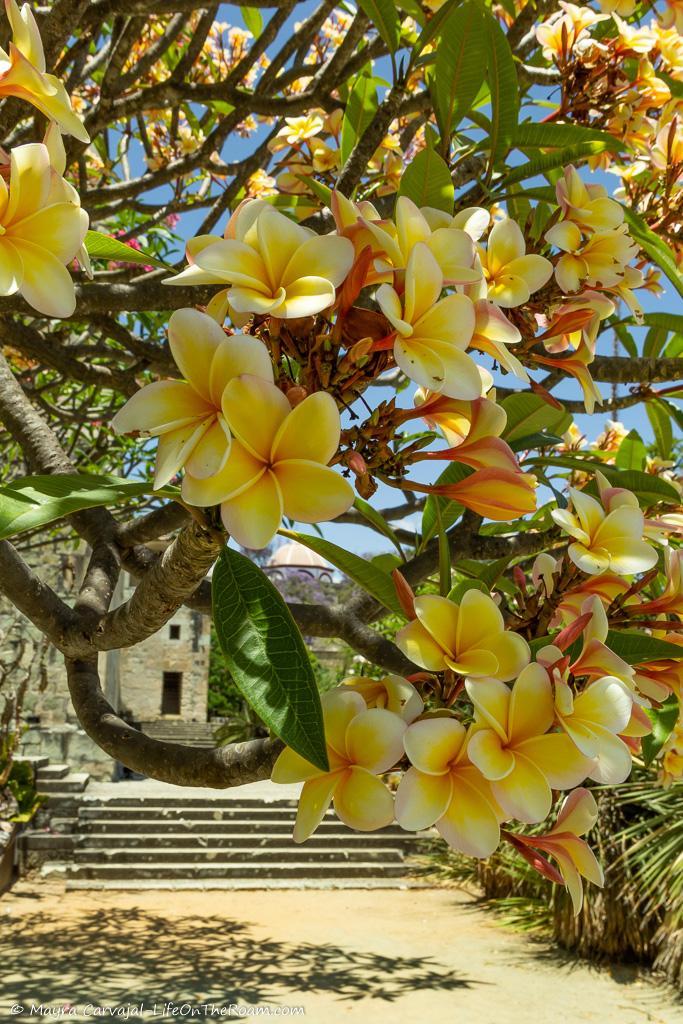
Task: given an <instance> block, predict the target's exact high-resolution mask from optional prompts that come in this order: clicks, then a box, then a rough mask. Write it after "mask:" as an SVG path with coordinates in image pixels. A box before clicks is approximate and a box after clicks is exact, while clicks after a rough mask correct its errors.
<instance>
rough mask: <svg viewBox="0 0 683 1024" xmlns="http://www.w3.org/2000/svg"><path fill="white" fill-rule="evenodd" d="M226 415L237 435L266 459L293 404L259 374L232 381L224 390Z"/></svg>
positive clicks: (249, 447)
mask: <svg viewBox="0 0 683 1024" xmlns="http://www.w3.org/2000/svg"><path fill="white" fill-rule="evenodd" d="M222 404H223V415H224V416H225V418H226V420H227V421H228V426H229V427H230V430H231V432H232V434H233V436H234V437H237V438H239V440H240V441H241V442H242V444H243V445H244V447H245V448H247V449H248V451H250V452H251V453H252V454H253V455H255V456H257V457H258V458H260V459H262V460H263V461H264V462H268V461H269V460H270V452H271V448H272V446H273V440H274V438H275V436H276V434H277V432H278V430H279V428H280V426H281V425H282V423H284V421H285V420H286V418H287V416H288V415H289V414H290V412H291V407H290V404H289V402H288V401H287V399H286V398H285V396H284V395H283V394H282V392H281V391H280V389H279V388H276V387H275V385H274V384H271V383H270V382H269V381H266V380H262V379H261V378H260V377H254V376H251V375H246V374H245V375H244V376H243V377H236V378H234V379H233V380H231V381H230V382H229V383H228V385H227V386H226V388H225V391H224V392H223V403H222Z"/></svg>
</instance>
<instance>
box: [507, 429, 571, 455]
mask: <svg viewBox="0 0 683 1024" xmlns="http://www.w3.org/2000/svg"><path fill="white" fill-rule="evenodd" d="M561 443H562V438H561V437H559V436H558V435H557V434H549V433H548V432H547V431H545V430H537V431H536V432H535V433H534V434H525V435H524V437H516V438H515V440H514V441H512V442H510V441H508V444H509V445H510V447H511V448H512V450H513V452H522V451H528V450H530V449H532V448H547V447H548V446H549V445H555V444H561Z"/></svg>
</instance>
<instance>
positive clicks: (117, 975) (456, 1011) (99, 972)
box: [0, 881, 683, 1024]
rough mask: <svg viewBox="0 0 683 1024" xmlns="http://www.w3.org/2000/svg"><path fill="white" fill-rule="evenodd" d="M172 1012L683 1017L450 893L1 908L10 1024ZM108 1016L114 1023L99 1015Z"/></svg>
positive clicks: (526, 1019) (631, 1020) (33, 898)
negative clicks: (112, 1009) (48, 1010)
mask: <svg viewBox="0 0 683 1024" xmlns="http://www.w3.org/2000/svg"><path fill="white" fill-rule="evenodd" d="M169 1002H173V1003H174V1004H175V1006H176V1007H179V1009H177V1012H176V1013H170V1012H168V1011H167V1016H166V1019H168V1020H171V1019H173V1017H175V1018H176V1019H179V1020H182V1019H191V1018H194V1019H197V1018H200V1019H203V1018H208V1019H216V1020H218V1019H221V1015H220V1008H221V1007H224V1008H227V1007H229V1006H230V1005H231V1004H233V1005H235V1006H236V1007H238V1009H234V1010H233V1011H230V1012H229V1011H228V1010H227V1009H224V1012H223V1015H222V1016H223V1019H225V1018H226V1017H229V1016H230V1015H232V1016H233V1018H239V1017H242V1018H244V1017H245V1016H247V1014H249V1017H250V1016H251V1015H252V1014H254V1015H255V1010H256V1008H263V1009H260V1013H259V1016H261V1019H264V1018H266V1019H268V1018H270V1019H272V1018H273V1017H275V1016H277V1017H278V1018H283V1017H284V1018H285V1019H287V1018H288V1017H292V1016H295V1019H299V1020H306V1021H307V1022H309V1024H337V1022H347V1021H348V1022H349V1024H356V1022H358V1024H360V1022H363V1024H390V1022H391V1024H397V1022H403V1021H411V1022H412V1021H415V1022H423V1021H425V1022H429V1024H431V1022H438V1024H441V1022H446V1024H450V1022H453V1024H456V1022H457V1024H513V1022H514V1024H559V1022H563V1024H564V1022H571V1024H575V1022H577V1024H578V1022H583V1021H594V1022H596V1024H597V1022H600V1024H643V1022H656V1024H678V1022H683V1010H682V1009H681V1007H680V1006H677V1005H676V1004H675V1002H674V1001H673V999H672V998H671V997H670V995H669V994H667V993H666V991H665V990H663V989H660V988H658V987H656V986H655V985H653V984H652V983H651V982H650V981H648V980H647V978H646V977H645V976H639V975H638V973H637V972H636V971H635V970H632V969H628V968H613V969H611V970H609V969H607V970H598V969H595V968H592V967H589V966H587V965H585V964H582V963H577V962H574V961H572V960H567V959H562V958H560V957H558V956H557V955H555V954H554V953H552V952H551V951H550V950H549V949H548V948H547V947H546V946H545V945H543V944H539V943H536V942H532V941H530V940H528V939H525V938H524V937H522V936H520V935H519V934H516V933H513V932H510V931H507V930H504V929H503V928H502V927H501V926H500V925H499V924H498V923H497V922H496V919H495V918H494V917H492V916H491V915H490V914H489V913H487V912H485V911H483V910H482V909H480V908H479V907H478V906H477V905H476V904H475V902H474V901H473V900H472V899H471V898H470V897H468V896H467V895H466V894H464V893H461V892H459V891H456V890H451V889H422V890H419V889H418V890H415V889H413V890H410V889H408V890H378V891H372V890H346V891H310V890H309V891H291V890H285V891H276V892H263V891H231V892H230V891H229V892H211V891H199V892H197V891H194V892H182V891H181V892H165V891H156V892H150V891H147V892H129V893H126V892H104V893H101V892H94V891H88V892H73V893H66V894H65V893H64V892H63V889H62V887H61V885H60V883H58V882H44V881H41V882H37V883H35V884H32V883H31V882H29V881H23V882H21V883H20V884H19V885H17V886H15V888H14V889H13V890H12V891H11V892H9V893H7V894H6V895H5V896H4V897H2V899H0V1020H3V1021H4V1020H8V1021H9V1020H11V1019H14V1020H17V1021H24V1020H26V1019H27V1018H28V1017H29V1016H33V1017H34V1018H36V1017H37V1016H38V1015H39V1014H40V1010H39V1005H40V1004H43V1007H44V1008H45V1007H46V1006H48V1005H49V1006H50V1007H52V1008H53V1013H52V1015H51V1019H54V1016H55V1009H54V1008H57V1011H56V1012H57V1014H59V1008H60V1007H64V1006H66V1007H67V1008H68V1007H73V1008H74V1011H77V1012H76V1015H75V1016H74V1015H73V1011H72V1012H71V1013H69V1011H68V1010H67V1011H63V1012H62V1017H63V1019H71V1020H73V1019H78V1020H109V1021H111V1020H113V1019H121V1018H122V1017H123V1019H125V1015H126V1008H128V1009H127V1012H128V1013H129V1014H130V1016H129V1019H134V1011H137V1009H138V1008H139V1006H140V1004H143V1006H144V1007H145V1010H144V1017H145V1019H159V1020H160V1019H162V1018H163V1017H164V1007H165V1004H168V1003H169ZM14 1004H19V1005H20V1006H23V1007H24V1010H23V1013H22V1012H19V1011H15V1015H14V1016H12V1007H13V1005H14ZM88 1004H91V1005H90V1007H88ZM32 1005H33V1013H32V1014H31V1009H32ZM108 1006H118V1007H119V1008H120V1010H119V1016H118V1017H113V1016H112V1015H111V1014H110V1015H109V1016H107V1013H106V1011H105V1012H100V1013H96V1012H95V1009H94V1008H95V1007H98V1008H99V1007H105V1008H106V1007H108ZM288 1007H303V1010H304V1012H302V1013H301V1014H297V1015H295V1014H294V1013H293V1012H292V1011H291V1010H290V1011H289V1012H288V1010H287V1008H288ZM84 1008H85V1009H84ZM171 1009H172V1008H171ZM191 1011H194V1012H191ZM249 1011H250V1012H249ZM44 1014H45V1009H43V1016H44ZM247 1019H249V1018H247Z"/></svg>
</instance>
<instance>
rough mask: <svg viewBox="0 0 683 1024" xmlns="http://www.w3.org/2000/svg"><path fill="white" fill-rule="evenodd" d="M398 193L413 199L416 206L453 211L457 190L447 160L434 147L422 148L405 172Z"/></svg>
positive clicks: (447, 211)
mask: <svg viewBox="0 0 683 1024" xmlns="http://www.w3.org/2000/svg"><path fill="white" fill-rule="evenodd" d="M398 194H399V195H400V196H407V197H408V199H412V201H413V202H414V203H415V205H416V206H433V207H434V209H436V210H444V211H445V212H446V213H453V203H454V202H455V190H454V188H453V182H452V180H451V172H450V171H449V170H448V165H447V164H446V161H445V160H443V159H442V157H440V156H439V154H438V153H436V152H435V151H434V150H433V149H422V150H420V152H419V153H418V154H417V156H416V157H415V159H414V160H411V161H410V163H409V164H408V166H407V167H406V169H405V171H404V172H403V177H402V178H401V185H400V187H399V190H398Z"/></svg>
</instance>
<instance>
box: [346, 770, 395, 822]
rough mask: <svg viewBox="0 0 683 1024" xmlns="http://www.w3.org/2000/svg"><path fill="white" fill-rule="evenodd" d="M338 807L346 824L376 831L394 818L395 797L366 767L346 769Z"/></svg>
mask: <svg viewBox="0 0 683 1024" xmlns="http://www.w3.org/2000/svg"><path fill="white" fill-rule="evenodd" d="M334 809H335V811H336V812H337V815H338V816H339V817H340V818H341V820H342V821H343V822H344V824H345V825H348V826H349V828H355V829H357V830H358V831H359V832H372V831H374V830H375V829H378V828H384V827H385V826H386V825H390V824H391V822H392V821H393V820H394V799H393V797H392V795H391V793H390V792H389V790H388V789H387V787H386V786H385V785H384V783H383V782H381V781H380V779H378V778H377V776H376V775H372V774H371V773H370V772H368V771H366V770H365V768H357V767H354V768H351V769H350V771H348V772H345V773H344V774H343V775H342V777H341V781H340V782H339V784H338V786H337V788H336V790H335V793H334Z"/></svg>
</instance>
